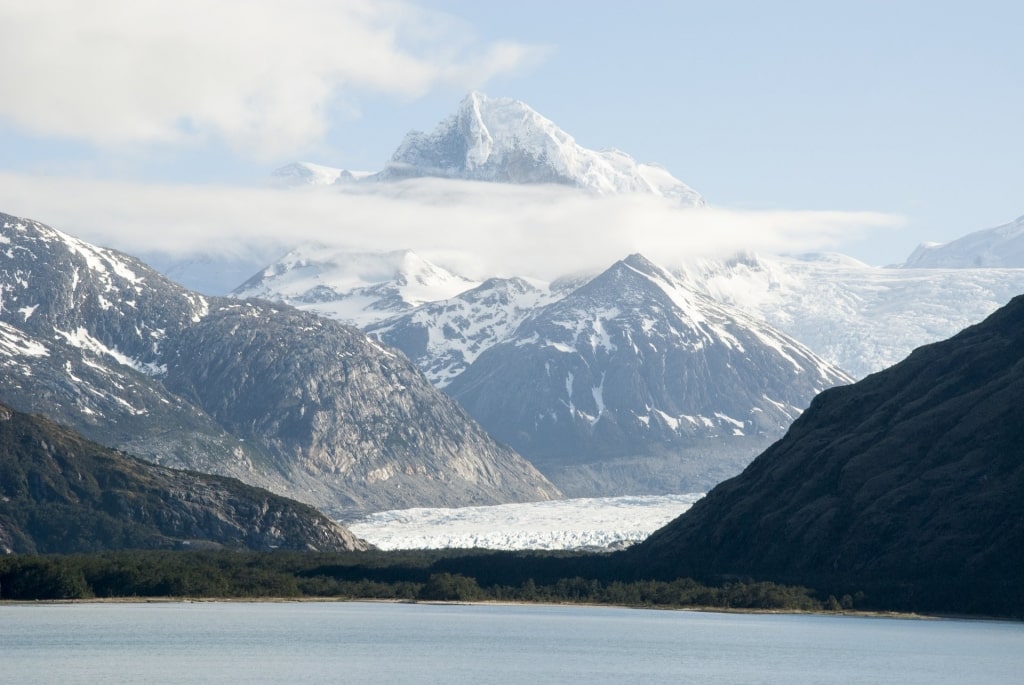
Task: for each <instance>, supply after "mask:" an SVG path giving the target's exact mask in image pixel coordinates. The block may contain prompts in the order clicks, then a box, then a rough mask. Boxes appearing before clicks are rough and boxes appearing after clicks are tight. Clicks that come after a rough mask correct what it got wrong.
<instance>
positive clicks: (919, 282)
mask: <svg viewBox="0 0 1024 685" xmlns="http://www.w3.org/2000/svg"><path fill="white" fill-rule="evenodd" d="M679 274H680V276H681V278H683V280H685V281H687V282H688V283H691V284H692V285H693V286H694V287H696V288H698V289H700V290H702V291H704V292H705V293H707V294H708V295H710V296H711V297H713V298H715V299H717V300H719V301H721V302H725V303H728V304H731V305H734V306H737V307H739V308H741V309H743V310H745V311H747V312H749V313H750V314H752V315H754V316H757V317H760V318H763V319H764V320H766V321H767V322H768V323H770V324H771V325H772V326H774V327H776V328H778V329H779V330H782V331H785V332H786V333H787V334H789V335H790V336H792V337H794V338H796V339H797V340H799V341H800V342H802V343H803V344H805V345H807V346H808V347H809V348H810V349H812V350H814V351H815V353H817V354H818V355H820V356H821V357H823V358H825V359H826V360H828V361H829V362H831V363H832V364H835V365H836V366H838V367H839V368H841V369H843V370H844V371H846V372H848V373H850V374H852V375H853V376H854V377H857V378H860V377H863V376H865V375H867V374H869V373H873V372H875V371H879V370H881V369H883V368H885V367H887V366H891V365H892V364H894V363H896V362H897V361H899V360H901V359H903V357H905V356H906V355H907V354H909V353H910V352H911V351H912V350H913V349H914V348H916V347H919V346H921V345H924V344H927V343H931V342H935V341H937V340H942V339H944V338H947V337H949V336H951V335H953V334H954V333H956V332H958V331H960V330H961V329H963V328H965V327H966V326H969V325H971V324H974V323H977V322H978V321H981V320H982V319H983V318H985V317H986V316H987V315H988V314H990V313H992V312H993V311H995V310H996V309H997V308H998V307H1000V306H1002V305H1004V304H1006V303H1007V302H1009V300H1010V299H1011V298H1012V297H1013V296H1015V295H1018V294H1020V293H1024V269H908V268H903V269H894V268H880V267H872V266H868V265H866V264H863V263H861V262H858V261H857V260H855V259H852V258H850V257H845V256H843V255H836V254H815V255H804V256H799V257H766V256H758V255H750V254H747V255H740V256H737V257H735V258H733V259H729V260H724V261H713V260H708V261H702V262H699V263H694V264H690V265H685V266H683V267H681V268H680V270H679Z"/></svg>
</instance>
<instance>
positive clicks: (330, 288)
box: [231, 244, 478, 326]
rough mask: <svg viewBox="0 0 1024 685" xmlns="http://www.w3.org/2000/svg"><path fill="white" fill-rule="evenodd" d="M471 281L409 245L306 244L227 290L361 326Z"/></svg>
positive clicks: (452, 292)
mask: <svg viewBox="0 0 1024 685" xmlns="http://www.w3.org/2000/svg"><path fill="white" fill-rule="evenodd" d="M476 285H478V283H477V282H476V281H472V280H470V279H468V278H465V277H463V276H459V275H457V274H453V273H452V272H450V271H448V270H447V269H444V268H442V267H440V266H438V265H436V264H433V263H431V262H429V261H427V260H426V259H423V258H422V257H420V256H419V255H417V254H416V253H414V252H412V251H409V250H398V251H394V252H355V251H349V250H344V249H339V248H330V247H326V246H324V245H314V244H306V245H303V246H301V247H298V248H296V249H295V250H292V251H291V252H289V253H288V254H287V255H285V256H284V257H282V258H281V259H279V260H278V261H276V262H274V263H273V264H271V265H270V266H268V267H267V268H265V269H264V270H263V271H261V272H260V273H258V274H256V275H255V276H253V277H252V278H250V279H249V280H248V281H246V282H245V283H243V284H242V285H240V286H239V287H237V288H235V290H234V291H233V292H232V293H231V296H232V297H237V298H247V297H258V298H261V299H265V300H270V301H272V302H284V303H286V304H290V305H292V306H294V307H298V308H299V309H304V310H307V311H311V312H315V313H317V314H320V315H322V316H327V317H329V318H332V319H337V320H339V321H344V322H346V323H351V324H354V325H356V326H367V325H369V324H371V323H375V322H377V321H379V320H381V319H384V318H386V317H388V316H393V315H394V314H396V313H398V312H403V311H406V310H409V309H412V308H413V307H415V306H417V305H420V304H423V303H425V302H434V301H437V300H443V299H447V298H449V297H453V296H455V295H457V294H458V293H461V292H463V291H465V290H469V289H470V288H473V287H475V286H476Z"/></svg>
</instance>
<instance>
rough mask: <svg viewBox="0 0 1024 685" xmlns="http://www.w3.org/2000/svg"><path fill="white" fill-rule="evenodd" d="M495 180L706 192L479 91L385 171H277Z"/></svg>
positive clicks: (337, 179) (288, 182) (407, 145)
mask: <svg viewBox="0 0 1024 685" xmlns="http://www.w3.org/2000/svg"><path fill="white" fill-rule="evenodd" d="M425 176H427V177H440V178H454V179H462V180H470V181H490V182H494V183H512V184H537V183H554V184H559V185H567V186H572V187H575V188H580V189H582V190H586V191H588V192H591V193H595V194H597V195H615V194H619V193H642V194H649V195H656V196H659V197H666V198H671V199H674V200H677V201H678V202H679V203H680V204H682V205H684V206H694V207H696V206H701V205H703V204H704V199H703V198H702V197H701V196H700V194H699V193H697V192H696V191H695V190H693V189H692V188H690V187H689V186H687V185H686V184H685V183H683V182H682V181H680V180H679V179H677V178H675V177H674V176H672V174H671V173H669V172H668V170H666V169H665V168H664V167H661V166H658V165H654V164H640V163H638V162H637V161H636V160H635V159H633V158H632V157H631V156H629V155H628V154H626V153H625V152H622V151H620V150H614V149H608V150H600V151H595V150H589V149H587V148H585V147H582V146H581V145H579V144H578V143H577V142H576V141H575V140H574V139H573V137H572V136H571V135H569V134H568V133H566V132H565V131H563V130H562V129H561V128H559V127H558V126H557V125H555V123H554V122H552V121H551V120H550V119H547V118H545V117H544V116H542V115H540V114H539V113H537V112H536V111H535V110H534V109H533V108H531V107H530V106H529V105H527V104H526V103H524V102H521V101H519V100H513V99H512V98H490V97H487V96H486V95H484V94H483V93H479V92H476V91H474V92H471V93H470V94H469V95H467V96H466V98H465V99H464V100H463V101H462V103H461V104H460V105H459V107H458V110H457V111H456V112H455V113H454V114H452V115H451V116H449V117H447V118H446V119H444V120H443V121H441V123H439V124H438V125H437V127H436V128H435V129H434V130H433V131H432V132H430V133H423V132H422V131H411V132H410V133H409V134H408V135H406V137H405V140H403V141H402V143H401V144H400V145H399V146H398V149H397V150H395V153H394V155H392V157H391V161H390V162H388V164H387V166H386V167H385V168H384V169H383V170H382V171H380V172H378V173H375V174H366V173H363V172H353V171H346V170H343V169H339V168H334V167H327V166H322V165H318V164H310V163H307V162H296V163H294V164H289V165H287V166H284V167H281V168H280V169H278V170H277V171H275V172H274V173H273V177H274V182H275V183H276V184H277V185H285V186H297V185H325V184H341V183H351V182H354V181H362V180H369V181H399V180H402V179H407V178H419V177H425Z"/></svg>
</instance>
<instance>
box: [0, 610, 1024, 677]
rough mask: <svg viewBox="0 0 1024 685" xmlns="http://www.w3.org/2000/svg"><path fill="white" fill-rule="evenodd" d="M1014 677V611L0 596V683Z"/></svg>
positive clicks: (1019, 641) (1021, 642) (1018, 654)
mask: <svg viewBox="0 0 1024 685" xmlns="http://www.w3.org/2000/svg"><path fill="white" fill-rule="evenodd" d="M306 682H309V683H329V682H336V683H558V682H574V683H579V684H580V685H583V684H584V683H585V684H587V685H590V684H591V683H667V682H672V683H702V684H710V685H713V684H716V683H744V684H747V683H787V684H790V685H800V684H804V683H807V684H810V683H814V684H819V683H843V684H844V685H850V684H854V683H883V682H885V683H903V684H908V683H928V684H929V685H933V684H935V683H957V684H958V685H959V684H960V683H967V682H972V683H988V684H993V683H995V684H998V683H1013V684H1014V685H1020V684H1021V683H1022V682H1024V624H1020V623H1000V622H987V621H950V620H942V621H911V620H894V619H877V618H852V617H841V616H785V615H781V616H776V615H770V616H769V615H743V614H711V613H695V612H684V611H643V610H635V609H617V608H592V607H549V606H534V607H520V606H440V605H425V604H372V603H358V602H353V603H294V604H293V603H283V604H274V603H272V604H266V603H263V604H261V603H256V604H246V603H242V604H238V603H196V604H174V603H170V604H67V605H38V606H37V605H27V606H26V605H0V683H18V684H19V685H28V684H30V683H62V684H65V685H70V684H72V683H90V684H91V683H306Z"/></svg>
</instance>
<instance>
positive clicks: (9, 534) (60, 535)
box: [0, 405, 369, 554]
mask: <svg viewBox="0 0 1024 685" xmlns="http://www.w3.org/2000/svg"><path fill="white" fill-rule="evenodd" d="M211 547H212V548H221V547H224V548H245V549H254V550H271V549H292V550H312V551H354V550H365V549H368V548H369V545H368V544H367V543H366V542H365V541H363V540H360V539H358V538H356V537H355V536H354V535H353V534H352V533H351V532H350V531H349V530H347V529H345V528H344V527H342V526H340V525H338V524H336V523H334V522H333V521H331V520H330V519H328V518H327V517H325V516H324V515H323V514H321V513H320V512H318V511H316V510H315V509H313V508H312V507H310V506H308V505H304V504H300V503H298V502H295V501H293V500H289V499H286V498H284V497H279V496H277V495H273V494H271V493H270V492H267V491H266V490H262V489H259V488H254V487H250V486H247V485H245V484H243V483H241V482H240V481H237V480H234V479H230V478H223V477H219V476H210V475H205V474H199V473H194V472H185V471H176V470H172V469H167V468H163V467H161V466H157V465H154V464H149V463H146V462H143V461H140V460H138V459H134V458H132V457H129V456H126V455H124V454H122V453H120V452H117V451H115V450H111V449H107V448H104V447H101V446H100V445H98V444H96V443H93V442H91V441H89V440H86V439H84V438H82V437H81V436H79V435H77V434H75V433H73V432H71V431H69V430H67V429H64V428H61V427H59V426H57V425H56V424H54V423H51V422H50V421H47V420H45V419H43V418H41V417H37V416H31V415H27V414H22V413H20V412H16V411H13V410H12V409H10V408H8V407H5V406H2V405H0V553H4V554H23V553H60V554H67V553H74V552H94V551H100V550H110V549H183V548H193V549H196V548H211Z"/></svg>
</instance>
